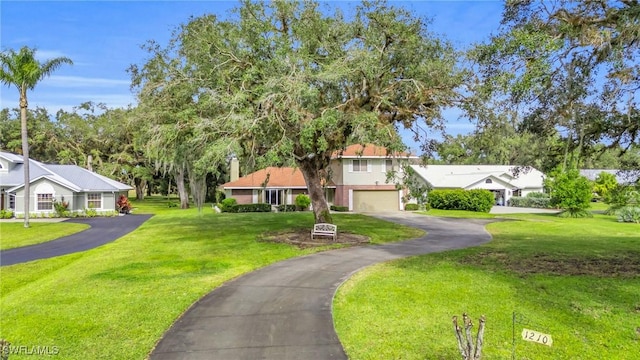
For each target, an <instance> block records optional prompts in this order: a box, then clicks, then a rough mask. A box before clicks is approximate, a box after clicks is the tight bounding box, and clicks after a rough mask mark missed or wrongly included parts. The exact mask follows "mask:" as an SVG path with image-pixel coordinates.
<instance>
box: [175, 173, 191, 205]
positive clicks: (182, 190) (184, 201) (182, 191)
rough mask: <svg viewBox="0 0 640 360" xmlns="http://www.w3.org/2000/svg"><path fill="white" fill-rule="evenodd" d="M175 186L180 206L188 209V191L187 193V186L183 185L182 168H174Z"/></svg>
mask: <svg viewBox="0 0 640 360" xmlns="http://www.w3.org/2000/svg"><path fill="white" fill-rule="evenodd" d="M175 176H176V188H177V189H178V196H180V208H181V209H188V208H189V193H187V188H186V186H184V168H182V167H179V168H178V169H177V170H176V175H175Z"/></svg>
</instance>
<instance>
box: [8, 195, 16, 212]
mask: <svg viewBox="0 0 640 360" xmlns="http://www.w3.org/2000/svg"><path fill="white" fill-rule="evenodd" d="M9 209H11V210H15V209H16V196H15V195H13V194H9Z"/></svg>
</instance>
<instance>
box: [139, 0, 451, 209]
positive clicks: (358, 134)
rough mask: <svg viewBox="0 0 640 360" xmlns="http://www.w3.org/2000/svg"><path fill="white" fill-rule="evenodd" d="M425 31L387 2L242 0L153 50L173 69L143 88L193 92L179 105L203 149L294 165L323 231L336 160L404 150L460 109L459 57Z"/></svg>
mask: <svg viewBox="0 0 640 360" xmlns="http://www.w3.org/2000/svg"><path fill="white" fill-rule="evenodd" d="M331 11H333V13H331ZM426 23H427V21H426V20H425V19H420V18H416V17H414V16H412V15H411V14H410V13H409V12H408V11H406V10H404V9H401V8H396V7H394V6H391V5H389V4H387V3H386V2H382V1H376V2H363V3H362V4H360V5H359V6H357V7H356V8H354V9H353V11H352V12H350V13H348V14H343V13H342V12H341V11H340V10H337V9H336V10H331V9H325V10H321V9H320V5H319V4H318V3H316V2H312V1H305V2H288V1H274V2H269V3H265V2H250V1H243V2H242V3H241V5H240V7H238V8H237V9H235V10H234V12H233V14H232V16H229V18H227V19H221V18H218V17H216V16H213V15H208V16H203V17H198V18H194V19H192V20H191V21H190V22H189V23H187V24H185V25H184V26H182V27H181V28H180V29H179V31H177V32H176V34H175V37H174V41H173V42H172V44H171V45H170V47H172V48H171V50H170V51H167V50H166V49H159V48H158V47H154V48H151V49H150V50H151V52H152V53H153V54H156V55H158V54H161V53H163V54H169V53H171V54H172V56H173V57H172V59H171V60H169V61H173V62H174V64H176V66H174V69H176V70H177V71H175V72H174V73H173V75H172V76H170V77H166V76H155V75H152V74H156V75H157V72H154V73H149V74H146V75H144V76H143V77H142V78H141V79H140V81H139V83H140V84H141V86H142V87H143V88H145V87H146V88H147V89H155V90H157V91H166V90H167V89H168V88H169V87H174V86H175V87H176V88H177V87H179V88H181V89H190V92H188V93H187V94H185V95H188V96H187V97H186V101H184V102H182V103H181V105H180V106H187V107H188V108H190V109H194V113H195V114H197V118H198V121H197V123H195V124H194V127H193V128H194V129H197V130H198V131H199V137H198V138H199V139H200V141H204V142H207V143H217V144H219V146H223V145H222V144H226V145H224V146H226V147H227V148H229V147H230V146H229V145H228V144H231V143H232V144H234V145H233V146H231V148H233V149H235V151H237V152H238V154H237V155H239V156H241V157H242V158H243V159H244V162H245V164H249V165H255V166H264V165H267V164H269V165H279V164H284V163H292V162H293V163H295V164H296V166H298V167H299V168H300V170H301V172H302V173H303V175H304V177H305V180H306V183H307V188H308V191H309V195H310V197H311V200H312V204H313V209H314V213H315V220H316V222H326V221H329V212H328V207H327V204H326V201H325V199H324V193H323V191H322V187H321V180H322V174H323V172H324V170H325V169H326V168H327V166H328V165H329V161H330V159H331V157H332V156H333V155H334V154H335V153H336V152H339V151H341V150H342V149H344V148H345V147H346V146H347V145H349V144H352V143H366V142H375V143H377V144H379V145H383V146H387V147H388V148H389V149H390V150H391V151H393V150H400V149H402V147H403V146H402V143H401V141H400V138H399V136H398V134H397V128H398V127H401V126H405V127H411V126H412V124H413V123H414V122H416V121H425V122H426V124H427V126H438V125H441V121H442V119H441V116H440V111H441V109H442V108H443V107H445V106H448V105H450V104H452V103H453V101H455V99H457V97H458V93H457V91H456V90H457V88H458V86H459V85H460V83H461V81H462V73H461V72H460V71H458V70H457V69H456V67H455V64H456V59H455V53H454V51H453V49H452V48H451V46H450V45H449V44H447V43H446V42H444V41H442V40H441V39H439V38H437V37H436V36H434V35H433V34H431V33H429V32H428V31H427V28H426ZM135 70H136V68H134V71H133V73H134V75H135V74H141V72H139V71H138V72H136V71H135ZM138 70H139V69H138ZM177 84H181V85H179V86H178V85H177ZM220 139H224V141H220Z"/></svg>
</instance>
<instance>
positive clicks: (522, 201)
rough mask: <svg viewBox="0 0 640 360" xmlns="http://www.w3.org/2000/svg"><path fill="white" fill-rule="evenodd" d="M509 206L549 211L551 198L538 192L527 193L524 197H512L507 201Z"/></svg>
mask: <svg viewBox="0 0 640 360" xmlns="http://www.w3.org/2000/svg"><path fill="white" fill-rule="evenodd" d="M509 206H513V207H528V208H539V209H550V208H551V207H552V206H551V198H550V197H549V195H547V194H544V193H539V192H532V193H528V194H527V196H526V197H520V196H514V197H512V198H511V199H509Z"/></svg>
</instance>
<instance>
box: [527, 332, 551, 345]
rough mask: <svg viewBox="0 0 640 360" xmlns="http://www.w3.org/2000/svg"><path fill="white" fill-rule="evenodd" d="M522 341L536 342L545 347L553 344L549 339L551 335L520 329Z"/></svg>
mask: <svg viewBox="0 0 640 360" xmlns="http://www.w3.org/2000/svg"><path fill="white" fill-rule="evenodd" d="M522 340H526V341H532V342H537V343H538V344H543V345H547V346H551V344H553V339H551V335H549V334H543V333H541V332H537V331H533V330H529V329H522Z"/></svg>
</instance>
